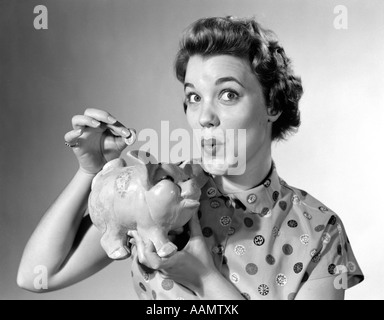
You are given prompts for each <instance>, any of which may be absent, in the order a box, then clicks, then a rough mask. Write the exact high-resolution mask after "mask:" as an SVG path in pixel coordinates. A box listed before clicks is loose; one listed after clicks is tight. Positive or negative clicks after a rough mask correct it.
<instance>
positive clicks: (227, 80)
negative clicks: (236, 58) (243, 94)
mask: <svg viewBox="0 0 384 320" xmlns="http://www.w3.org/2000/svg"><path fill="white" fill-rule="evenodd" d="M230 81H234V82H236V83H237V84H239V85H240V86H242V87H243V88H245V87H244V86H243V84H242V83H241V82H240V81H239V80H237V79H236V78H234V77H222V78H219V79H217V80H216V82H215V85H219V84H222V83H224V82H230Z"/></svg>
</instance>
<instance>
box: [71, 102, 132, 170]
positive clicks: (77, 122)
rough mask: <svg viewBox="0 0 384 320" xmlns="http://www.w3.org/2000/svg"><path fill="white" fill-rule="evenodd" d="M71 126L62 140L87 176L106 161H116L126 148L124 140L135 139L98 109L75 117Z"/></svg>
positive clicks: (128, 130) (109, 115) (112, 118)
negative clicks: (70, 147) (71, 128)
mask: <svg viewBox="0 0 384 320" xmlns="http://www.w3.org/2000/svg"><path fill="white" fill-rule="evenodd" d="M72 127H73V130H72V131H69V132H67V133H66V134H65V136H64V139H65V141H66V143H67V144H68V145H70V146H73V147H72V150H73V152H74V153H75V155H76V157H77V159H78V161H79V165H80V169H81V170H82V171H84V172H86V173H89V174H96V173H97V172H99V171H100V170H101V168H102V167H103V166H104V164H106V163H107V162H108V161H110V160H112V159H115V158H118V157H119V156H120V154H121V152H122V151H123V150H124V149H125V147H126V146H127V143H126V142H125V139H132V138H134V136H135V132H134V131H133V129H127V128H126V127H125V126H123V125H122V124H121V123H120V122H118V121H117V120H116V119H115V118H114V117H113V116H112V115H111V114H109V113H108V112H106V111H103V110H99V109H87V110H85V112H84V115H75V116H74V117H73V118H72Z"/></svg>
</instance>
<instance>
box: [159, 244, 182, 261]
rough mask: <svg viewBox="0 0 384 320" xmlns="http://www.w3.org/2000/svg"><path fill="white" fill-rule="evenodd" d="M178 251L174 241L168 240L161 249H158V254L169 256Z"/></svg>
mask: <svg viewBox="0 0 384 320" xmlns="http://www.w3.org/2000/svg"><path fill="white" fill-rule="evenodd" d="M176 252H177V246H176V245H175V244H173V243H172V242H168V243H166V244H165V245H163V246H162V247H161V248H160V250H159V251H157V255H158V256H159V257H160V258H168V257H170V256H171V255H173V254H174V253H176Z"/></svg>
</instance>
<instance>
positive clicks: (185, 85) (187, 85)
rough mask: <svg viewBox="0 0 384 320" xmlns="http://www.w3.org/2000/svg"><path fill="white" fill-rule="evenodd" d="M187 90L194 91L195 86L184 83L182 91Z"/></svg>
mask: <svg viewBox="0 0 384 320" xmlns="http://www.w3.org/2000/svg"><path fill="white" fill-rule="evenodd" d="M187 88H192V89H195V86H194V85H193V84H192V83H189V82H186V83H184V90H185V89H187Z"/></svg>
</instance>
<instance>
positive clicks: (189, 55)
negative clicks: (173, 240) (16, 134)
mask: <svg viewBox="0 0 384 320" xmlns="http://www.w3.org/2000/svg"><path fill="white" fill-rule="evenodd" d="M175 70H176V75H177V77H178V79H179V80H180V81H181V82H182V83H183V85H184V90H185V97H186V98H185V103H184V110H185V112H186V116H187V120H188V123H189V125H190V126H191V128H192V129H198V130H200V132H202V133H203V136H202V137H203V139H202V141H201V143H202V151H203V152H202V166H203V168H204V169H205V171H206V172H207V174H209V180H208V182H207V183H206V185H205V186H204V187H203V188H202V196H201V199H200V204H201V205H200V211H199V217H197V216H195V217H194V218H192V220H191V221H190V223H189V225H188V226H189V234H190V238H189V241H188V243H187V244H186V246H185V247H184V249H182V250H181V251H179V252H177V253H176V254H175V255H173V256H172V257H170V258H167V259H160V258H159V257H158V256H157V254H156V252H155V250H154V247H153V244H151V243H144V242H143V240H142V239H141V238H140V236H139V235H138V234H137V233H136V232H129V235H130V237H131V243H133V244H134V246H133V250H132V251H133V254H132V258H133V264H132V275H133V283H134V285H135V289H136V291H137V293H138V295H139V297H141V298H149V299H178V298H179V299H343V298H344V290H345V289H346V288H347V287H351V286H353V285H355V284H357V283H359V282H361V281H362V280H363V275H362V273H361V270H360V268H359V266H358V264H357V262H356V260H355V257H354V255H353V252H352V249H351V247H350V244H349V242H348V239H347V236H346V233H345V230H344V228H343V225H342V222H341V220H340V219H339V217H338V216H337V215H336V214H335V213H333V212H332V211H331V210H330V209H328V208H327V207H326V206H325V205H323V204H322V203H320V202H319V201H318V200H316V199H314V198H313V197H311V196H310V195H309V194H307V193H306V192H305V191H302V190H299V189H297V188H294V187H291V186H289V185H288V184H287V183H286V182H284V181H283V180H282V179H280V178H279V176H278V175H277V171H276V168H275V166H274V163H273V161H272V156H271V143H272V141H277V140H281V139H284V138H285V137H286V136H287V134H288V133H290V132H293V131H295V130H296V129H297V128H298V126H299V124H300V114H299V110H298V103H299V100H300V97H301V95H302V86H301V81H300V79H299V78H298V77H296V76H295V75H294V74H293V72H292V70H291V68H290V61H289V59H288V58H287V57H286V55H285V53H284V50H283V48H282V47H281V46H280V45H279V44H278V42H277V39H276V37H275V36H274V34H273V33H272V32H270V31H267V30H264V29H263V28H261V26H260V25H259V24H257V23H256V22H255V21H253V20H247V19H234V18H230V17H227V18H207V19H200V20H198V21H196V22H195V23H194V24H193V25H192V26H191V27H190V28H189V29H188V30H187V31H186V33H185V35H184V38H183V41H182V42H181V47H180V50H179V52H178V54H177V59H176V63H175ZM72 125H73V129H74V130H72V131H70V132H68V133H67V134H66V135H65V141H66V142H67V144H68V145H69V146H71V147H72V149H73V151H74V153H75V155H76V156H77V158H78V160H79V164H80V167H79V170H78V172H77V173H76V175H75V176H74V178H73V180H72V181H71V182H70V184H69V185H68V186H67V187H66V189H65V190H64V191H63V193H62V194H61V195H60V196H59V198H58V199H57V200H56V201H55V203H54V204H53V205H52V207H51V208H50V209H49V210H48V212H47V213H46V215H45V216H44V218H43V219H42V221H41V223H40V224H39V226H38V227H37V229H36V231H35V232H34V234H33V235H32V237H31V239H30V240H29V242H28V244H27V247H26V249H25V252H24V255H23V258H22V261H21V264H20V269H19V275H18V283H19V285H20V286H21V287H24V288H26V289H28V290H32V291H36V289H34V287H33V278H34V276H35V274H34V273H33V268H34V266H37V265H44V266H46V267H47V269H48V275H49V279H48V284H49V285H48V290H55V289H59V288H62V287H65V286H68V285H70V284H73V283H75V282H77V281H80V280H81V279H84V278H86V277H88V276H90V275H91V274H93V273H95V272H97V271H99V270H100V269H101V268H103V267H105V266H106V265H107V264H109V263H110V262H111V261H110V260H109V259H108V258H107V256H106V254H105V252H104V251H103V250H102V249H101V248H100V246H99V240H100V237H101V235H100V234H99V232H98V231H97V230H96V229H95V228H94V227H93V226H92V224H91V223H90V221H89V218H88V217H87V216H85V217H84V218H83V213H84V211H85V209H86V200H87V197H88V195H89V192H90V185H91V181H92V178H93V177H94V176H95V174H96V173H97V172H98V171H100V169H101V168H102V166H103V165H104V164H105V163H106V162H107V161H108V160H110V159H113V158H116V157H118V156H119V155H120V153H121V152H122V150H123V149H124V148H125V146H126V144H125V142H124V141H125V139H126V138H129V137H130V136H131V134H132V133H131V132H130V130H129V129H127V128H126V127H125V126H123V125H122V124H121V123H120V122H118V121H117V120H116V119H115V118H114V117H112V116H111V115H110V114H109V113H108V112H105V111H103V110H96V109H88V110H86V112H85V113H84V115H78V116H75V117H73V119H72ZM240 129H245V132H246V136H245V138H246V139H245V141H244V140H242V143H244V144H245V150H246V153H245V155H244V156H245V163H246V165H245V167H244V170H245V172H242V173H241V174H237V173H236V170H235V171H233V170H232V169H235V167H236V157H235V155H234V154H231V153H230V152H222V151H223V150H226V149H228V146H229V145H231V144H235V145H236V144H237V140H239V139H236V136H234V137H232V138H228V137H229V136H230V135H228V136H227V135H222V134H219V133H222V132H227V131H228V130H234V132H238V130H240ZM236 147H237V148H239V147H240V144H238V145H236ZM235 149H236V148H235ZM238 156H239V155H237V157H238ZM240 156H242V155H240ZM212 157H214V158H215V160H220V161H212ZM199 218H200V219H199Z"/></svg>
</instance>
